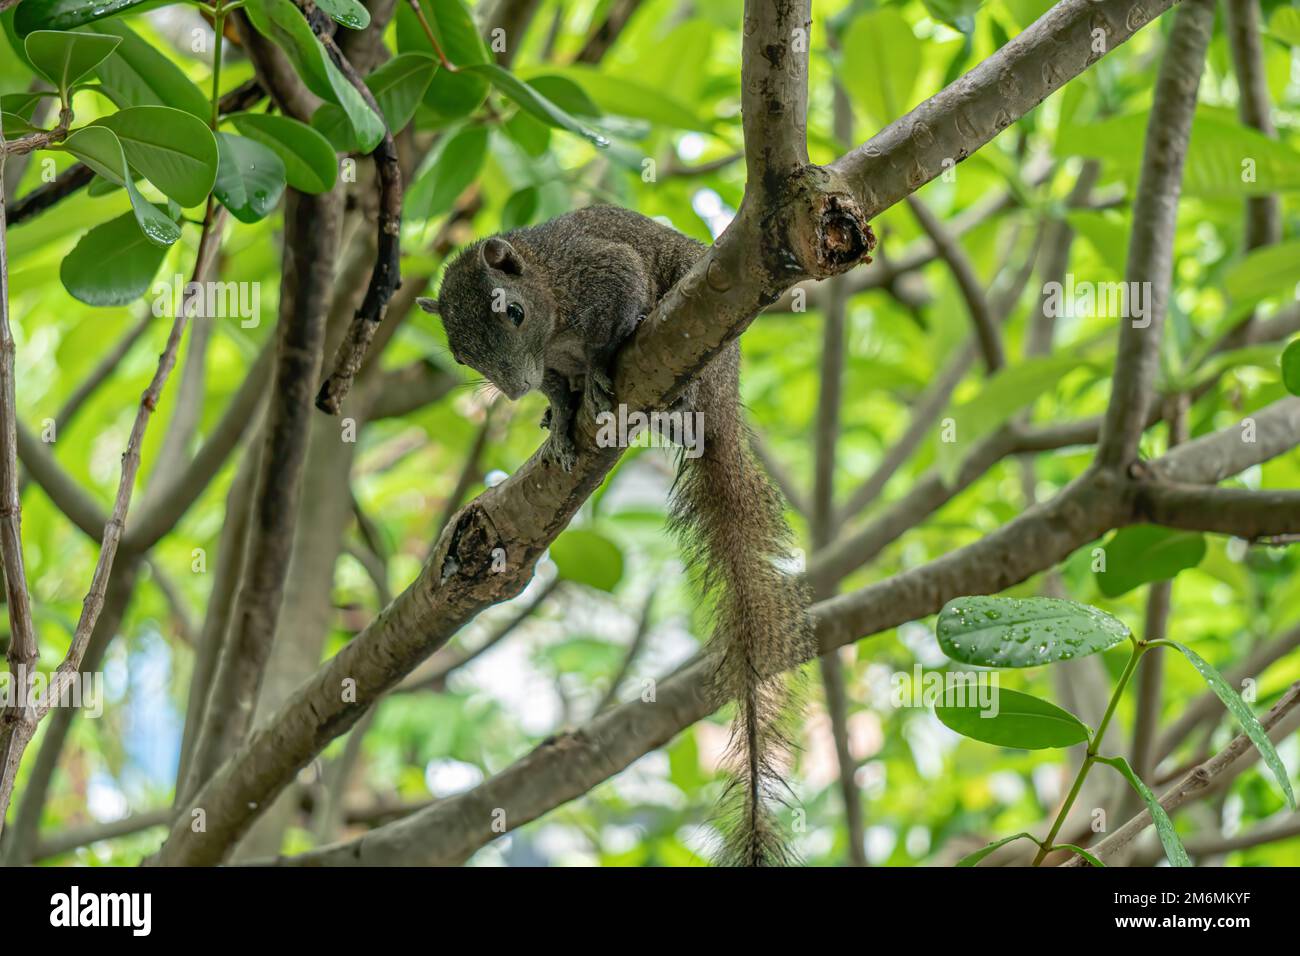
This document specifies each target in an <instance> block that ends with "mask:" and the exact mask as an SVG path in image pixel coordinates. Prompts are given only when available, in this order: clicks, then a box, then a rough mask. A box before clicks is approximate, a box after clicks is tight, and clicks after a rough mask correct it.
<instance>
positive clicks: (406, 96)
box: [366, 53, 438, 132]
mask: <svg viewBox="0 0 1300 956" xmlns="http://www.w3.org/2000/svg"><path fill="white" fill-rule="evenodd" d="M437 72H438V61H437V60H435V59H434V58H433V57H432V56H430V55H429V54H427V53H399V54H398V55H397V56H395V57H393V58H392V59H391V60H389V61H388V62H387V63H385V64H383V65H382V66H380V67H379V68H378V69H376V70H375V71H374V72H373V73H371V74H370V75H369V76H367V77H366V86H368V87H370V92H372V93H374V94H375V101H376V102H377V103H378V104H379V108H380V110H381V111H383V114H384V119H385V120H386V121H387V122H388V128H389V129H390V130H393V131H394V132H396V131H398V130H400V129H403V128H404V127H405V126H406V124H407V123H409V122H410V121H411V117H412V116H414V115H415V108H416V107H417V106H419V105H420V100H421V99H422V98H423V97H424V93H425V91H426V90H427V89H428V88H429V84H430V83H431V82H433V77H434V74H435V73H437Z"/></svg>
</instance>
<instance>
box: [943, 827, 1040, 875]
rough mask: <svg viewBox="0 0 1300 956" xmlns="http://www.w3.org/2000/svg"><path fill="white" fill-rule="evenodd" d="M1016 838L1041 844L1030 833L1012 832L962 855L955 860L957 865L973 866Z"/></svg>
mask: <svg viewBox="0 0 1300 956" xmlns="http://www.w3.org/2000/svg"><path fill="white" fill-rule="evenodd" d="M1016 840H1030V841H1032V842H1034V843H1036V844H1037V845H1038V846H1040V847H1041V846H1042V845H1043V844H1042V842H1041V841H1040V840H1039V839H1038V837H1036V836H1034V835H1033V834H1032V833H1013V834H1012V835H1011V836H1009V837H1003V838H1002V839H1001V840H995V841H994V842H992V843H990V844H989V845H988V846H982V847H980V848H979V849H978V850H976V851H975V852H974V853H970V854H967V855H966V856H964V857H962V858H961V859H960V860H958V861H957V865H958V866H963V867H964V866H974V865H975V864H976V863H978V862H979V861H980V860H982V859H984V858H985V857H986V856H988V855H989V854H990V853H992V852H993V851H994V850H997V849H1000V848H1001V847H1004V846H1006V845H1007V844H1008V843H1014V842H1015V841H1016Z"/></svg>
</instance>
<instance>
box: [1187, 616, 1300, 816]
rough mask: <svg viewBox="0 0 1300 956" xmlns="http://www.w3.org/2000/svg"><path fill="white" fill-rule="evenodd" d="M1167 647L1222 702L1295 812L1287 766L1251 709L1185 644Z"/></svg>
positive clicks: (1207, 662)
mask: <svg viewBox="0 0 1300 956" xmlns="http://www.w3.org/2000/svg"><path fill="white" fill-rule="evenodd" d="M1169 643H1170V644H1172V645H1173V646H1174V647H1176V648H1178V649H1179V650H1180V651H1182V654H1183V656H1184V657H1186V658H1187V659H1188V660H1189V661H1191V662H1192V666H1193V667H1195V668H1196V670H1197V672H1198V673H1199V674H1200V675H1201V677H1202V678H1204V679H1205V683H1207V684H1208V685H1209V686H1210V690H1212V691H1214V694H1215V696H1216V697H1218V698H1219V700H1221V701H1223V706H1224V707H1226V708H1228V712H1229V713H1230V714H1232V716H1233V717H1235V718H1236V719H1237V723H1239V724H1241V729H1242V730H1244V731H1245V733H1246V736H1247V737H1249V738H1250V742H1251V743H1253V744H1254V745H1255V748H1256V749H1257V750H1258V751H1259V754H1260V756H1261V757H1263V758H1264V763H1265V764H1266V765H1267V766H1268V769H1269V771H1270V772H1272V774H1273V776H1274V778H1276V780H1277V782H1278V785H1279V786H1281V788H1282V792H1283V793H1284V794H1285V795H1286V802H1287V804H1288V805H1290V807H1291V809H1292V810H1294V809H1295V808H1296V804H1295V792H1294V791H1293V790H1292V789H1291V781H1290V779H1289V778H1288V777H1287V773H1286V765H1285V764H1284V763H1282V758H1281V757H1279V756H1278V755H1277V751H1276V750H1275V749H1274V748H1273V742H1272V741H1271V740H1269V739H1268V733H1267V732H1266V731H1265V730H1264V728H1263V726H1261V725H1260V722H1259V718H1258V717H1256V716H1255V712H1254V711H1253V710H1251V709H1250V706H1249V705H1248V704H1247V703H1246V702H1245V701H1244V700H1242V699H1241V695H1239V694H1238V693H1237V692H1236V691H1235V690H1233V689H1232V686H1231V685H1230V684H1229V683H1228V682H1227V681H1226V680H1224V679H1223V675H1222V674H1220V673H1219V672H1218V671H1217V670H1215V669H1214V667H1213V666H1212V665H1211V664H1210V663H1209V661H1207V660H1206V659H1205V658H1203V657H1201V655H1200V654H1197V653H1196V652H1195V651H1194V650H1192V649H1191V648H1190V647H1188V646H1187V645H1186V644H1179V643H1178V642H1177V641H1170V642H1169Z"/></svg>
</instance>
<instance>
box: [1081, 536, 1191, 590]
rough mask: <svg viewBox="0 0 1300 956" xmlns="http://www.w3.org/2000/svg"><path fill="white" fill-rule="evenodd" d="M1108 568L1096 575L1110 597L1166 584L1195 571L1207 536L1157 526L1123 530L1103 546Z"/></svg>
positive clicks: (1101, 587)
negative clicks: (1183, 573) (1185, 572)
mask: <svg viewBox="0 0 1300 956" xmlns="http://www.w3.org/2000/svg"><path fill="white" fill-rule="evenodd" d="M1103 549H1104V550H1105V552H1106V569H1105V570H1104V571H1098V572H1096V575H1095V576H1096V579H1097V588H1098V589H1099V590H1100V591H1101V593H1102V594H1104V595H1106V597H1109V598H1116V597H1119V596H1120V595H1121V594H1127V593H1128V592H1129V591H1131V590H1133V589H1134V588H1135V587H1139V586H1140V585H1143V584H1150V583H1151V582H1152V581H1167V580H1169V579H1170V578H1172V577H1173V576H1174V575H1176V574H1177V573H1178V572H1179V571H1185V570H1186V569H1188V568H1194V567H1196V566H1197V565H1198V564H1200V563H1201V559H1202V558H1204V557H1205V536H1204V535H1202V534H1200V533H1199V532H1196V531H1174V530H1171V529H1169V528H1161V527H1159V526H1158V525H1150V524H1137V525H1131V526H1129V527H1127V528H1120V529H1119V530H1118V531H1116V532H1115V534H1114V535H1112V536H1111V538H1110V540H1109V541H1107V542H1106V544H1105V545H1103Z"/></svg>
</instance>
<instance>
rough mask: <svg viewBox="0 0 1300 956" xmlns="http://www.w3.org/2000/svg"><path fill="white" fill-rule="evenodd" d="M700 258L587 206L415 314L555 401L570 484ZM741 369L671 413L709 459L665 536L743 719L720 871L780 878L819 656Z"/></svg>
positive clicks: (694, 466) (557, 436)
mask: <svg viewBox="0 0 1300 956" xmlns="http://www.w3.org/2000/svg"><path fill="white" fill-rule="evenodd" d="M704 249H705V247H704V246H703V245H701V244H700V243H698V242H696V241H695V240H693V239H691V238H689V237H687V236H685V235H683V234H682V233H680V232H677V231H676V230H674V229H672V228H671V227H669V226H666V225H663V224H661V223H659V222H656V221H655V220H653V219H650V218H648V217H646V216H643V215H641V214H639V213H636V212H632V211H630V210H626V209H622V208H619V207H616V206H592V207H589V208H586V209H581V210H578V211H576V212H572V213H568V214H566V215H563V216H560V217H558V218H555V219H552V220H551V221H549V222H546V223H543V224H541V225H538V226H533V227H529V228H522V229H514V230H511V231H508V232H505V233H502V234H499V235H495V236H492V237H490V238H487V239H484V240H480V241H478V242H475V243H473V244H472V245H469V246H468V247H466V248H465V249H464V250H463V251H461V252H460V253H459V255H458V256H457V257H456V258H455V259H454V260H453V261H452V262H451V263H450V264H449V265H448V267H447V269H446V271H445V274H444V277H443V280H442V285H441V287H440V289H439V294H438V298H437V299H436V300H433V299H419V300H418V302H419V304H420V306H421V307H422V308H423V309H425V311H428V312H433V313H436V314H438V315H439V316H440V317H441V319H442V322H443V326H444V328H445V329H446V333H447V341H448V344H449V345H450V348H451V353H452V357H453V358H454V359H455V360H456V361H457V362H459V363H461V364H463V365H468V366H469V367H471V368H473V369H475V370H476V371H478V372H479V373H481V374H482V375H483V376H485V377H486V378H487V379H488V380H489V381H491V382H492V384H493V385H495V386H496V387H497V388H498V389H500V390H501V391H502V392H503V393H505V395H506V396H507V397H508V398H510V399H511V400H515V399H518V398H520V397H522V396H523V395H524V394H525V393H527V392H528V391H530V390H532V389H539V390H540V391H542V392H543V393H544V394H545V395H546V397H547V399H548V401H549V403H550V408H549V409H548V410H547V413H546V416H545V417H544V418H543V420H542V427H543V428H546V429H547V430H548V436H547V438H546V442H545V445H544V446H543V449H542V454H543V456H544V458H545V460H547V461H548V462H550V463H553V464H554V465H556V466H558V467H560V468H563V469H565V470H566V471H567V470H570V469H571V468H572V466H573V464H574V461H575V457H576V449H575V446H574V441H573V437H572V435H571V428H572V425H573V422H574V419H575V417H576V414H577V412H578V410H579V408H580V407H581V406H580V404H579V403H580V402H582V401H587V402H590V403H592V405H591V407H592V410H593V412H595V411H599V410H607V409H608V407H609V405H610V402H611V400H612V398H613V387H612V380H611V365H612V362H613V359H614V357H615V355H616V353H617V352H618V349H619V347H620V346H621V345H622V344H623V342H624V341H625V340H626V339H627V338H628V337H629V336H630V335H631V334H632V333H633V331H634V330H635V329H636V326H637V323H638V322H639V321H640V320H641V319H643V318H644V317H645V316H646V315H648V314H649V313H650V312H651V311H652V310H653V309H654V307H655V304H656V303H657V302H658V301H659V299H660V298H661V297H662V296H663V295H664V294H665V293H666V292H667V291H668V290H669V289H670V288H672V287H673V285H674V284H675V283H676V282H677V281H678V280H679V279H680V278H682V276H684V275H685V274H686V273H687V272H688V271H689V270H690V269H691V267H692V266H693V265H694V264H695V263H696V262H697V261H698V259H699V258H700V256H702V255H703V254H704ZM739 371H740V346H739V343H738V342H736V341H732V342H730V343H729V344H728V345H727V346H726V347H725V348H724V349H723V350H722V351H721V352H719V353H718V355H716V356H715V357H714V358H713V359H712V360H711V361H710V362H709V363H708V364H707V365H706V366H705V367H704V368H703V369H702V370H701V371H700V373H699V374H698V376H697V377H696V379H695V381H694V382H693V383H692V385H691V387H690V388H688V389H687V390H686V392H685V393H684V395H683V397H682V398H681V399H680V400H679V401H678V402H677V403H675V404H674V406H673V410H674V411H698V412H700V413H702V415H703V424H704V435H703V443H702V451H701V454H700V455H699V457H696V458H690V457H688V456H682V455H679V457H678V468H677V476H676V480H675V481H674V483H673V488H672V493H671V501H670V507H669V526H670V528H671V529H672V530H673V531H674V533H675V534H676V536H677V537H678V539H679V541H680V542H681V544H682V550H683V554H684V557H685V561H686V565H687V567H688V569H689V571H690V572H691V576H692V578H693V580H694V581H695V583H696V585H697V587H698V588H699V589H700V590H701V591H702V592H703V594H704V596H705V598H706V599H708V600H710V601H711V605H712V621H711V624H712V633H711V635H710V638H709V642H708V647H707V652H708V653H709V654H710V655H711V657H712V659H713V661H714V662H715V667H714V672H713V673H714V680H715V683H716V689H717V690H718V692H719V695H720V696H722V697H723V699H734V700H736V701H737V707H738V711H737V714H736V717H735V721H734V723H733V725H732V734H731V744H730V747H729V749H728V755H727V757H728V759H727V765H728V769H729V781H728V784H727V787H726V789H725V791H724V796H723V798H722V803H723V812H722V814H721V818H722V824H723V839H722V842H721V846H720V847H719V852H718V854H717V862H719V863H722V864H724V865H739V866H771V865H786V864H791V863H794V862H797V858H796V857H795V855H794V853H793V852H792V849H791V848H790V846H789V843H788V841H787V840H786V838H785V836H784V833H783V830H782V828H781V826H780V825H779V823H778V821H777V818H776V808H777V807H778V806H779V805H781V804H784V803H786V802H787V797H788V795H789V793H790V790H789V787H788V785H787V784H786V782H785V780H784V779H783V777H782V764H783V762H784V758H785V757H786V756H787V755H788V750H789V747H790V744H791V741H790V736H789V733H788V731H789V722H790V719H791V717H792V715H793V714H794V712H795V694H794V691H795V687H794V684H795V682H796V681H797V676H792V675H788V674H786V673H785V667H784V666H782V665H783V664H784V663H785V662H788V661H791V660H803V659H805V658H807V657H809V656H811V653H810V652H811V649H812V632H811V629H810V627H809V623H808V619H807V614H806V609H807V606H808V596H807V594H806V593H805V590H804V588H803V587H802V585H800V584H799V583H798V579H797V578H796V577H795V576H793V575H792V574H790V573H788V572H787V571H786V570H784V569H783V568H782V567H781V566H780V565H781V562H782V561H783V560H784V559H786V558H787V557H788V555H789V549H790V544H791V534H790V529H789V527H788V526H787V525H786V522H785V514H784V512H785V505H784V502H783V500H782V498H781V495H780V493H779V492H778V491H777V490H776V489H775V488H774V487H773V485H772V484H771V482H770V481H769V480H768V479H767V477H766V475H765V474H764V472H763V471H762V470H761V469H760V468H759V466H758V464H757V462H756V461H755V459H754V457H753V453H752V451H751V450H750V444H749V440H750V435H749V429H748V426H747V425H746V424H745V422H744V419H743V416H742V413H741V404H740V378H739Z"/></svg>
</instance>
